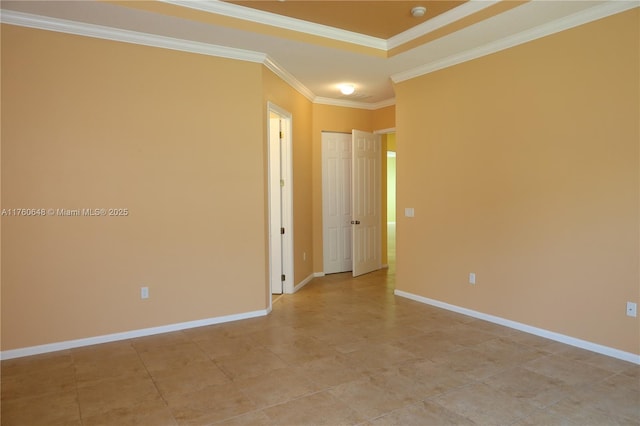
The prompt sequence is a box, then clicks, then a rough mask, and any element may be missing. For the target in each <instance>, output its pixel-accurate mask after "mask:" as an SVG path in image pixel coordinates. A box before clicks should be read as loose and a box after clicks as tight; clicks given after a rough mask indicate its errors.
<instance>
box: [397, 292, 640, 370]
mask: <svg viewBox="0 0 640 426" xmlns="http://www.w3.org/2000/svg"><path fill="white" fill-rule="evenodd" d="M393 294H394V295H396V296H400V297H404V298H406V299H410V300H413V301H416V302H419V303H424V304H426V305H431V306H435V307H437V308H442V309H446V310H448V311H452V312H456V313H459V314H463V315H467V316H470V317H473V318H477V319H480V320H484V321H488V322H491V323H494V324H498V325H502V326H505V327H509V328H512V329H514V330H519V331H524V332H525V333H529V334H534V335H536V336H540V337H544V338H546V339H551V340H554V341H556V342H560V343H564V344H567V345H571V346H575V347H578V348H581V349H586V350H588V351H591V352H596V353H599V354H602V355H606V356H610V357H613V358H617V359H621V360H623V361H628V362H632V363H634V364H638V365H640V354H634V353H631V352H626V351H623V350H620V349H616V348H612V347H609V346H605V345H601V344H598V343H593V342H589V341H588V340H583V339H578V338H576V337H572V336H567V335H565V334H561V333H556V332H555V331H550V330H545V329H543V328H538V327H534V326H531V325H528V324H524V323H521V322H517V321H512V320H510V319H506V318H502V317H498V316H495V315H491V314H486V313H484V312H479V311H474V310H473V309H468V308H464V307H461V306H456V305H452V304H449V303H445V302H441V301H439V300H435V299H430V298H428V297H424V296H419V295H417V294H413V293H409V292H406V291H402V290H397V289H396V290H394V291H393Z"/></svg>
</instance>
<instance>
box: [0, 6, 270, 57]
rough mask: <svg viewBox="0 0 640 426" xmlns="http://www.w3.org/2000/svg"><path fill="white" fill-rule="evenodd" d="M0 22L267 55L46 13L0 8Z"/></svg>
mask: <svg viewBox="0 0 640 426" xmlns="http://www.w3.org/2000/svg"><path fill="white" fill-rule="evenodd" d="M0 22H2V23H3V24H11V25H17V26H20V27H29V28H36V29H40V30H49V31H55V32H60V33H67V34H75V35H81V36H86V37H93V38H100V39H105V40H113V41H120V42H125V43H132V44H141V45H144V46H151V47H160V48H164V49H171V50H179V51H182V52H191V53H198V54H201V55H208V56H217V57H222V58H228V59H238V60H241V61H248V62H259V63H264V62H265V60H266V57H267V55H265V54H264V53H260V52H254V51H251V50H244V49H236V48H232V47H226V46H218V45H215V44H209V43H201V42H197V41H190V40H182V39H177V38H172V37H165V36H160V35H156V34H148V33H141V32H137V31H129V30H123V29H119V28H112V27H105V26H102V25H95V24H87V23H82V22H76V21H69V20H66V19H58V18H51V17H48V16H40V15H33V14H29V13H22V12H15V11H11V10H2V13H1V14H0Z"/></svg>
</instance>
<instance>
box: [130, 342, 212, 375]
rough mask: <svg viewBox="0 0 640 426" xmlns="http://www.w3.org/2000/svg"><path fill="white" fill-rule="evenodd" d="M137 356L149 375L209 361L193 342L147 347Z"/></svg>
mask: <svg viewBox="0 0 640 426" xmlns="http://www.w3.org/2000/svg"><path fill="white" fill-rule="evenodd" d="M138 354H139V356H140V358H141V359H142V362H143V363H144V365H145V367H146V368H147V370H148V371H149V372H150V373H152V374H153V373H154V372H156V371H162V370H171V369H178V368H182V367H185V366H187V365H189V364H192V363H195V362H207V361H210V359H209V357H208V356H207V354H206V353H205V352H204V351H203V350H202V349H201V348H200V347H199V346H198V345H197V344H195V343H193V342H181V343H178V344H173V345H165V346H153V347H147V348H146V349H144V350H139V351H138Z"/></svg>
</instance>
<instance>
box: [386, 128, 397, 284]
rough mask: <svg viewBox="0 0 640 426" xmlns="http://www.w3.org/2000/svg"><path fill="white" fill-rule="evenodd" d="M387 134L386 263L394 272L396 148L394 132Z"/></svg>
mask: <svg viewBox="0 0 640 426" xmlns="http://www.w3.org/2000/svg"><path fill="white" fill-rule="evenodd" d="M386 136H387V153H386V154H387V158H386V160H387V176H386V179H387V200H386V202H387V224H386V225H387V264H388V265H389V270H390V271H392V272H395V266H396V148H395V133H389V134H387V135H386Z"/></svg>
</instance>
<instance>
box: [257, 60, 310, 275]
mask: <svg viewBox="0 0 640 426" xmlns="http://www.w3.org/2000/svg"><path fill="white" fill-rule="evenodd" d="M262 74H263V80H264V103H265V106H266V103H267V102H272V103H274V104H276V105H278V106H279V107H280V108H282V109H284V110H286V111H288V112H289V113H291V114H292V120H291V124H292V126H293V135H292V151H293V182H292V183H293V227H294V233H293V239H294V241H293V246H294V247H293V249H294V275H295V277H294V284H299V283H300V282H302V281H303V280H304V279H306V278H307V277H309V276H310V275H311V274H313V272H314V271H313V249H314V247H313V236H312V223H311V216H312V214H313V213H312V193H311V191H310V188H311V169H312V150H311V147H312V145H311V114H312V103H311V101H309V100H308V99H307V98H305V97H304V96H302V95H301V94H300V93H299V92H298V91H296V90H295V89H293V88H292V87H291V86H289V85H288V84H287V83H285V82H284V81H283V80H281V79H280V78H279V77H278V76H276V75H275V74H274V73H272V72H271V71H270V70H269V69H267V68H266V67H263V73H262ZM264 122H265V126H266V122H267V118H266V114H265V117H264ZM264 134H265V137H266V127H265V131H264ZM265 146H266V142H265ZM305 254H306V259H305Z"/></svg>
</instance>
